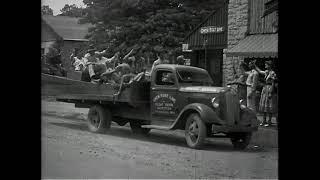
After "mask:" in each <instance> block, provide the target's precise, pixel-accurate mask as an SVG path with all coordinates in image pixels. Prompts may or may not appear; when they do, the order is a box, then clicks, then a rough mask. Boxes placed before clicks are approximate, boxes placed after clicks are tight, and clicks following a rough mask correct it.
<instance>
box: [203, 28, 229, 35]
mask: <svg viewBox="0 0 320 180" xmlns="http://www.w3.org/2000/svg"><path fill="white" fill-rule="evenodd" d="M223 31H224V28H223V27H217V26H207V27H202V28H201V29H200V34H209V33H221V32H223Z"/></svg>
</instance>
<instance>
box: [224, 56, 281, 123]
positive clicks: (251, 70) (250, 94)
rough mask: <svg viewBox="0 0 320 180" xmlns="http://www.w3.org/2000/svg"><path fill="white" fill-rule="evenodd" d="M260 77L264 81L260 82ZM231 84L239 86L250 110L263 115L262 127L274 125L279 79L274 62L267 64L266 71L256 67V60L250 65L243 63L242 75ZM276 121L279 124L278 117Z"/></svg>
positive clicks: (240, 94)
mask: <svg viewBox="0 0 320 180" xmlns="http://www.w3.org/2000/svg"><path fill="white" fill-rule="evenodd" d="M259 75H262V76H263V80H259ZM231 84H233V85H237V91H238V93H239V96H240V98H241V99H244V100H246V101H245V102H246V105H247V107H248V108H250V109H252V110H253V111H255V112H257V113H262V114H263V120H262V122H261V124H260V125H261V126H265V127H268V126H271V125H273V123H272V121H271V120H272V117H273V115H275V114H276V115H277V113H278V78H277V75H276V73H275V71H274V68H273V63H272V61H266V62H265V70H264V71H263V70H261V69H260V68H259V67H258V66H257V65H256V60H252V61H250V62H249V64H248V65H247V64H246V63H244V62H242V63H241V64H240V73H239V74H238V75H237V76H236V77H235V80H234V81H233V82H231V83H229V85H231ZM267 117H268V119H267ZM276 121H277V123H278V116H276Z"/></svg>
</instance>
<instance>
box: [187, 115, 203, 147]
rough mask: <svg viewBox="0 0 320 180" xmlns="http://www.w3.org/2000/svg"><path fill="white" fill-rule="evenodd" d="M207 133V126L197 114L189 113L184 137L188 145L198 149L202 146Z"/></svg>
mask: <svg viewBox="0 0 320 180" xmlns="http://www.w3.org/2000/svg"><path fill="white" fill-rule="evenodd" d="M206 135H207V127H206V125H205V123H204V122H203V121H202V120H201V118H200V116H199V114H197V113H193V114H190V115H189V117H188V119H187V122H186V127H185V138H186V142H187V144H188V146H189V147H191V148H194V149H199V148H201V147H202V146H203V144H204V141H205V138H206Z"/></svg>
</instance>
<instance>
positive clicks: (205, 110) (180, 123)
mask: <svg viewBox="0 0 320 180" xmlns="http://www.w3.org/2000/svg"><path fill="white" fill-rule="evenodd" d="M191 113H198V114H199V115H200V117H201V120H202V121H203V122H205V123H217V124H225V122H224V121H222V120H221V119H220V118H219V117H218V115H217V114H216V112H214V111H213V109H212V108H210V107H208V106H207V105H205V104H200V103H192V104H189V105H187V106H186V107H184V108H183V109H182V111H181V112H180V114H179V116H178V117H177V119H176V121H175V122H174V124H173V125H172V128H171V129H184V128H185V123H186V121H187V118H188V116H189V115H190V114H191Z"/></svg>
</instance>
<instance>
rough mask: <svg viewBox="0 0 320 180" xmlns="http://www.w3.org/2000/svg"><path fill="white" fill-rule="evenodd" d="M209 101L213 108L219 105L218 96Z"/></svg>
mask: <svg viewBox="0 0 320 180" xmlns="http://www.w3.org/2000/svg"><path fill="white" fill-rule="evenodd" d="M211 103H212V106H213V107H214V108H218V107H219V101H218V98H216V97H214V98H212V99H211Z"/></svg>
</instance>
